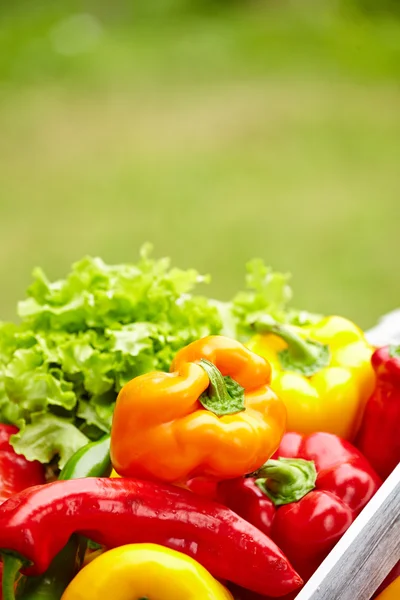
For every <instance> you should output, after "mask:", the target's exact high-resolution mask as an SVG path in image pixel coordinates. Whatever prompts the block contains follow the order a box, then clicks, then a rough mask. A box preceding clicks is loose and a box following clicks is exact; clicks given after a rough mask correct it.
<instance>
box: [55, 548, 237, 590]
mask: <svg viewBox="0 0 400 600" xmlns="http://www.w3.org/2000/svg"><path fill="white" fill-rule="evenodd" d="M104 598H112V599H113V600H144V599H146V600H233V597H232V595H231V594H230V592H228V590H227V589H226V588H225V587H224V586H223V585H222V584H221V583H219V582H218V581H217V580H216V579H214V577H213V576H212V575H211V574H210V573H209V572H208V571H207V570H206V569H205V568H204V567H202V566H201V565H200V564H199V563H197V562H196V561H195V560H194V559H193V558H190V557H189V556H186V555H185V554H182V553H180V552H177V551H176V550H170V549H169V548H165V547H164V546H158V545H157V544H129V545H127V546H120V547H119V548H114V549H113V550H108V551H107V552H105V553H104V554H101V555H100V556H98V557H97V558H95V559H94V560H93V561H92V562H90V563H89V564H87V565H86V567H84V568H83V569H82V570H81V571H79V573H78V574H77V575H76V577H75V578H74V579H73V580H72V581H71V583H70V584H69V586H68V587H67V589H66V590H65V592H64V594H63V596H62V598H61V600H104Z"/></svg>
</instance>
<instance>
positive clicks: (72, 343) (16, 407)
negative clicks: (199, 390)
mask: <svg viewBox="0 0 400 600" xmlns="http://www.w3.org/2000/svg"><path fill="white" fill-rule="evenodd" d="M33 277H34V280H33V283H32V284H31V285H30V287H29V288H28V292H27V298H26V299H25V300H23V301H22V302H20V303H19V305H18V314H19V317H20V319H21V324H20V325H13V324H0V422H1V421H4V422H9V423H14V424H16V425H17V426H18V427H21V431H20V433H19V434H18V437H15V438H14V441H13V442H12V443H13V445H14V447H15V449H17V450H18V452H21V453H23V454H24V455H25V456H27V457H28V458H29V459H30V460H33V459H37V460H40V461H42V462H47V461H48V460H49V457H50V458H54V460H57V459H59V460H60V461H63V460H64V457H65V456H66V455H67V454H68V452H69V451H70V448H68V447H67V446H66V443H65V442H66V438H67V433H68V432H69V434H70V435H71V447H72V446H73V447H74V448H76V446H77V445H78V444H79V443H83V442H84V441H85V440H86V439H87V437H90V438H91V439H97V438H98V437H100V436H101V435H103V434H104V433H106V432H109V431H110V427H111V420H112V413H113V409H114V406H115V400H116V397H117V394H118V392H119V390H120V389H121V387H122V386H123V385H124V384H125V383H127V382H128V381H129V380H130V379H132V378H133V377H136V376H137V375H141V374H142V373H145V372H148V371H150V370H154V369H159V370H168V369H169V366H170V363H171V361H172V358H173V356H174V354H175V353H176V351H177V350H179V349H180V348H182V347H183V346H185V345H186V344H188V343H190V342H192V341H193V340H195V339H198V338H200V337H203V336H205V335H209V334H217V333H220V331H221V330H222V320H221V316H220V313H219V311H218V309H217V308H216V306H215V305H214V303H213V301H211V300H209V299H208V298H206V297H204V296H197V295H194V294H193V291H194V289H195V287H196V286H197V285H198V284H202V283H207V281H208V278H207V277H203V276H201V275H199V274H198V273H197V272H196V271H195V270H193V269H189V270H187V271H184V270H181V269H177V268H171V266H170V261H169V259H167V258H161V259H159V260H155V259H153V258H151V248H150V247H149V246H146V247H144V248H143V249H142V251H141V254H140V259H139V261H138V262H137V263H136V264H120V265H107V264H106V263H105V262H104V261H103V260H101V259H100V258H92V257H86V258H84V259H82V260H81V261H79V262H77V263H76V264H74V265H73V266H72V270H71V272H70V273H69V274H68V275H67V277H66V278H65V279H60V280H58V281H54V282H51V281H50V280H49V279H48V278H47V276H46V275H45V273H44V272H43V271H42V270H41V269H35V271H34V273H33ZM38 415H40V417H39V416H38ZM45 417H46V419H45ZM56 425H57V427H58V429H59V433H60V436H61V437H60V439H61V442H60V443H61V446H62V448H61V449H60V450H58V449H57V448H56V445H57V444H56V434H55V433H54V432H55V431H56V429H57V427H56ZM35 435H38V436H39V437H40V439H38V440H36V441H35V440H34V437H35ZM63 435H65V440H64V438H63ZM56 450H57V451H56Z"/></svg>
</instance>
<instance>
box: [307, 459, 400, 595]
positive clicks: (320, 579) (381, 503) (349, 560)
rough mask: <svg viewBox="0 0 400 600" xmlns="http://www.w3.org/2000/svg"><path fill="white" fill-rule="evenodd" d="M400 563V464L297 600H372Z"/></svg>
mask: <svg viewBox="0 0 400 600" xmlns="http://www.w3.org/2000/svg"><path fill="white" fill-rule="evenodd" d="M398 560H400V464H399V465H398V466H397V467H396V469H395V470H394V471H393V473H392V474H391V475H390V476H389V477H388V479H387V480H386V481H385V482H384V483H383V485H382V487H381V488H380V489H379V490H378V491H377V493H376V494H375V496H374V497H373V498H372V499H371V500H370V501H369V503H368V504H367V506H366V507H365V508H364V510H363V511H362V512H361V513H360V515H359V516H358V517H357V519H356V520H355V521H354V523H353V524H352V525H351V527H349V529H348V530H347V531H346V533H345V534H344V535H343V537H342V538H341V539H340V540H339V542H338V543H337V544H336V546H335V547H334V549H333V550H332V552H331V553H330V554H329V555H328V556H327V558H326V559H325V560H324V562H323V563H322V564H321V565H320V567H319V568H318V570H317V571H316V572H315V573H314V575H313V576H312V577H311V579H310V580H309V581H308V582H307V584H306V585H305V586H304V588H303V589H302V590H301V591H300V593H299V594H298V595H297V596H296V600H339V599H340V600H370V598H371V597H372V595H373V593H374V592H375V591H376V589H377V588H378V587H379V585H380V584H381V583H382V581H383V580H384V579H385V577H386V575H388V573H389V572H390V571H391V569H392V568H393V567H394V565H395V564H396V563H397V561H398ZM399 600H400V599H399Z"/></svg>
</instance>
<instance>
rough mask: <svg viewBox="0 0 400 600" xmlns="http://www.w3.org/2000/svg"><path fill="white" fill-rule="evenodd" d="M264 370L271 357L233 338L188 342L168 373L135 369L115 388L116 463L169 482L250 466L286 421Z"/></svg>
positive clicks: (223, 475) (269, 448)
mask: <svg viewBox="0 0 400 600" xmlns="http://www.w3.org/2000/svg"><path fill="white" fill-rule="evenodd" d="M270 377H271V369H270V366H269V363H268V362H267V361H266V360H265V359H264V358H262V357H261V356H258V355H257V354H254V353H253V352H251V351H250V350H249V349H248V348H246V347H245V346H243V345H242V344H241V343H240V342H237V341H235V340H233V339H230V338H227V337H223V336H209V337H205V338H202V339H200V340H197V341H196V342H193V343H191V344H189V346H187V347H185V348H183V349H182V350H180V351H179V352H178V353H177V355H176V357H175V360H174V361H173V363H172V366H171V372H170V373H162V372H158V371H157V372H152V373H147V374H145V375H140V376H139V377H136V378H135V379H133V380H132V381H130V382H129V383H128V384H127V385H125V386H124V387H123V388H122V390H121V391H120V393H119V395H118V398H117V403H116V407H115V411H114V417H113V424H112V430H111V459H112V463H113V467H114V469H115V470H116V471H117V473H119V474H120V475H122V476H125V477H139V478H142V479H158V480H161V481H165V482H169V483H181V482H184V481H186V480H187V479H188V478H190V477H196V476H207V477H212V478H215V479H227V478H230V477H239V476H241V475H244V474H246V473H250V472H251V471H254V470H255V469H257V468H258V467H260V466H261V465H262V464H264V462H265V461H266V460H267V459H268V458H269V457H270V456H271V455H272V454H273V452H274V451H275V450H276V448H277V447H278V446H279V443H280V440H281V438H282V436H283V433H284V431H285V426H286V409H285V405H284V404H283V402H282V401H281V400H280V399H279V398H278V397H277V396H276V394H275V393H274V392H273V391H272V390H271V389H270V387H269V386H268V384H269V382H270Z"/></svg>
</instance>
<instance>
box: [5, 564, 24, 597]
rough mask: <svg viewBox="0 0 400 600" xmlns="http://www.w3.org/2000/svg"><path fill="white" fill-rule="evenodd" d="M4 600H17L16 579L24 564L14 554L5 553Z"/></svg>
mask: <svg viewBox="0 0 400 600" xmlns="http://www.w3.org/2000/svg"><path fill="white" fill-rule="evenodd" d="M2 557H3V582H2V591H3V600H15V592H14V586H15V578H16V576H17V573H18V572H19V570H20V568H21V567H22V565H23V564H24V562H23V561H22V560H21V559H20V558H18V557H17V556H15V555H13V554H7V553H5V552H4V553H3V554H2Z"/></svg>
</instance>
